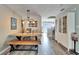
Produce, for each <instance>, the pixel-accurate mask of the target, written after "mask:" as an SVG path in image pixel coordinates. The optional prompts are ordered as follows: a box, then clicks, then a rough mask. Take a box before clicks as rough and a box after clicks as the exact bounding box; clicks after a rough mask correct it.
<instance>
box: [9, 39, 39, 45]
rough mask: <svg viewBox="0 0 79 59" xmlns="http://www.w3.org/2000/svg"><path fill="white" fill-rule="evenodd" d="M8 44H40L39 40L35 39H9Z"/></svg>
mask: <svg viewBox="0 0 79 59" xmlns="http://www.w3.org/2000/svg"><path fill="white" fill-rule="evenodd" d="M8 44H12V45H38V44H40V42H39V41H36V40H21V41H19V40H11V41H9V42H8Z"/></svg>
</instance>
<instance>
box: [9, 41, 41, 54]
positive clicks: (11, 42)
mask: <svg viewBox="0 0 79 59" xmlns="http://www.w3.org/2000/svg"><path fill="white" fill-rule="evenodd" d="M8 44H9V45H10V46H11V50H10V52H11V51H37V53H38V45H39V44H40V42H39V41H37V40H11V41H9V42H8ZM17 45H26V46H35V48H37V49H36V50H35V49H16V48H15V47H14V46H17Z"/></svg>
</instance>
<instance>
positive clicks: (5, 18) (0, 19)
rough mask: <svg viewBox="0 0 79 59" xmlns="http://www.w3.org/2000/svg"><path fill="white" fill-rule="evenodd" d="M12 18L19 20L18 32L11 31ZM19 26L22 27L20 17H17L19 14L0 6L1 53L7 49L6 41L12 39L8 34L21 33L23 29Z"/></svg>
mask: <svg viewBox="0 0 79 59" xmlns="http://www.w3.org/2000/svg"><path fill="white" fill-rule="evenodd" d="M11 17H16V19H17V30H11V26H10V24H11V23H10V21H11ZM18 25H20V16H19V15H17V13H13V11H12V10H11V9H9V8H8V7H6V6H5V5H0V51H2V50H3V49H4V48H6V47H7V42H6V41H8V40H9V39H10V37H8V36H9V35H8V34H9V33H12V32H19V29H20V28H21V27H20V26H18ZM11 39H12V38H11Z"/></svg>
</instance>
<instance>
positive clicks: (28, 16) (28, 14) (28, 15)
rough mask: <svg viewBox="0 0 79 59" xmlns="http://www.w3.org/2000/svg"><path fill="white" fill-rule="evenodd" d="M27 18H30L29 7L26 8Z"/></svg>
mask: <svg viewBox="0 0 79 59" xmlns="http://www.w3.org/2000/svg"><path fill="white" fill-rule="evenodd" d="M27 19H28V20H29V19H30V10H29V9H28V10H27Z"/></svg>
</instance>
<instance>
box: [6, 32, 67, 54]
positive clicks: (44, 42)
mask: <svg viewBox="0 0 79 59" xmlns="http://www.w3.org/2000/svg"><path fill="white" fill-rule="evenodd" d="M20 48H31V47H29V46H21V47H20ZM35 54H36V52H35V51H13V52H11V53H8V54H7V55H35ZM38 55H67V53H66V52H65V51H64V50H63V49H62V48H61V47H60V46H59V45H58V44H57V43H55V42H54V40H52V39H51V38H48V37H47V34H46V33H43V34H42V38H41V45H39V47H38Z"/></svg>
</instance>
